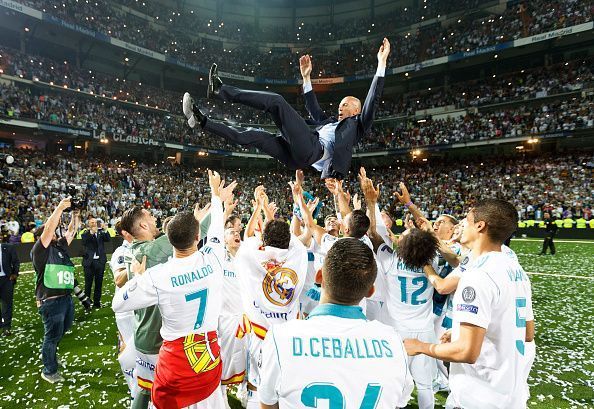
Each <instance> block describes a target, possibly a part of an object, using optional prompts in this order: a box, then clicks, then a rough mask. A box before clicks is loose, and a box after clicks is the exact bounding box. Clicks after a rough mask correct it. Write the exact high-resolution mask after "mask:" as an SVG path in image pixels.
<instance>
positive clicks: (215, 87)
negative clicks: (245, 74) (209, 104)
mask: <svg viewBox="0 0 594 409" xmlns="http://www.w3.org/2000/svg"><path fill="white" fill-rule="evenodd" d="M222 86H223V81H222V80H221V77H219V73H218V67H217V65H216V64H213V65H211V66H210V71H209V72H208V90H207V91H206V98H214V97H215V96H216V95H219V90H220V89H221V87H222Z"/></svg>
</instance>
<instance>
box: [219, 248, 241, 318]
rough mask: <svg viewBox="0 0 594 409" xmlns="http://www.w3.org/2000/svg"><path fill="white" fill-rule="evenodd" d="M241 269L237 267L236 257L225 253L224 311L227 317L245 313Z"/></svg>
mask: <svg viewBox="0 0 594 409" xmlns="http://www.w3.org/2000/svg"><path fill="white" fill-rule="evenodd" d="M238 273H239V269H237V268H236V266H235V257H233V256H232V255H231V254H230V253H229V252H228V251H226V252H225V259H224V260H223V310H222V313H223V314H225V315H237V314H241V313H243V306H242V303H241V297H242V291H241V281H240V280H239V275H238Z"/></svg>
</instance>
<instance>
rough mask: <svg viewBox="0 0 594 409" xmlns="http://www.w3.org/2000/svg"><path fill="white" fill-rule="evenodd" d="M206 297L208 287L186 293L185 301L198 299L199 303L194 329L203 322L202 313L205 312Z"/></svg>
mask: <svg viewBox="0 0 594 409" xmlns="http://www.w3.org/2000/svg"><path fill="white" fill-rule="evenodd" d="M207 297H208V288H204V289H202V290H200V291H196V292H193V293H190V294H186V302H191V301H194V300H198V302H199V303H200V305H199V306H198V314H197V316H196V323H195V324H194V329H198V328H200V327H201V326H202V324H203V323H204V313H205V312H206V299H207Z"/></svg>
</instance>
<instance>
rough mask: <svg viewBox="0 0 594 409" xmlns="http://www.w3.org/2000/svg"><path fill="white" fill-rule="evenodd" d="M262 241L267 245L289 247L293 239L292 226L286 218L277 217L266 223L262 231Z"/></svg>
mask: <svg viewBox="0 0 594 409" xmlns="http://www.w3.org/2000/svg"><path fill="white" fill-rule="evenodd" d="M262 241H263V242H264V245H265V246H270V247H276V248H278V249H288V248H289V242H290V241H291V228H290V226H289V224H288V223H287V222H286V221H285V220H284V219H275V220H271V221H269V222H268V223H266V226H265V227H264V232H262Z"/></svg>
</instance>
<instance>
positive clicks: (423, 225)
mask: <svg viewBox="0 0 594 409" xmlns="http://www.w3.org/2000/svg"><path fill="white" fill-rule="evenodd" d="M415 222H417V226H419V229H421V230H425V231H428V232H430V233H433V224H432V223H431V222H430V221H429V220H427V219H426V218H424V217H415Z"/></svg>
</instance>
